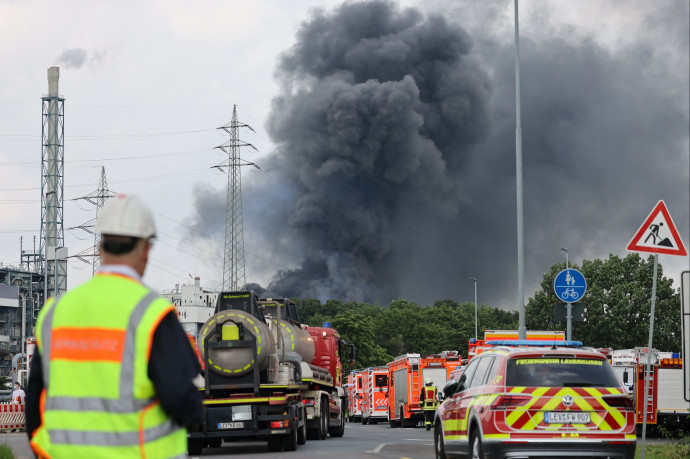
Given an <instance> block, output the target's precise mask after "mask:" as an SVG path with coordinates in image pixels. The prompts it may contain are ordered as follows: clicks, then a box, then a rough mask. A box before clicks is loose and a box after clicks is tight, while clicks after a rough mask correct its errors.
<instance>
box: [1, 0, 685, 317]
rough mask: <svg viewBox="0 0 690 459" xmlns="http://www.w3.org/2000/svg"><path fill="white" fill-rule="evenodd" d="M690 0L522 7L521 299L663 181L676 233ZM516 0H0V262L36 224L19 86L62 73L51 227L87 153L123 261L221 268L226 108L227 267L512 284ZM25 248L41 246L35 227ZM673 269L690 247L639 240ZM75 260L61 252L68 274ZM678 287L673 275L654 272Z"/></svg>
mask: <svg viewBox="0 0 690 459" xmlns="http://www.w3.org/2000/svg"><path fill="white" fill-rule="evenodd" d="M688 16H689V11H688V2H687V1H684V0H657V1H655V2H648V1H644V0H637V1H632V0H630V1H623V0H610V1H606V2H603V1H601V0H571V1H565V0H539V1H534V0H533V1H527V0H523V1H522V2H521V3H520V53H521V61H520V64H521V79H522V83H521V88H522V92H521V103H522V127H523V161H524V166H523V167H524V176H523V177H524V211H525V226H524V228H525V268H526V278H525V283H526V290H525V293H526V297H530V296H532V295H533V293H534V290H535V289H536V288H538V286H539V283H540V282H541V279H542V276H543V273H544V272H546V271H548V270H549V269H550V267H551V266H552V265H553V264H555V263H558V262H561V261H563V258H564V257H563V255H564V253H563V252H562V251H561V250H560V248H561V247H567V248H568V250H569V258H570V261H571V263H576V264H580V263H582V260H583V259H590V260H591V259H594V258H601V259H605V258H608V256H609V254H615V255H619V256H625V255H626V254H627V252H626V250H625V248H626V246H627V244H628V242H629V240H630V238H631V237H632V236H633V235H634V233H635V232H636V230H637V229H638V227H639V226H640V225H641V224H642V222H643V221H644V219H645V217H646V216H647V214H648V213H649V212H650V211H651V209H652V207H653V206H654V205H655V204H656V202H657V201H658V200H660V199H663V200H664V201H665V202H666V204H667V206H668V207H669V211H670V213H671V215H672V216H673V219H674V222H675V224H676V225H677V227H678V229H679V231H680V235H681V237H682V238H683V239H684V242H685V244H686V246H687V245H688V244H689V243H690V237H689V227H690V225H689V218H690V217H689V208H690V203H689V201H690V198H689V195H690V184H689V175H690V165H689V158H690V154H689V140H688V123H689V121H688V120H689V116H688V112H689V110H688V100H689V94H688V87H689V84H690V82H689V78H688V73H689V70H688V55H689V49H688V42H689V32H688ZM513 25H514V16H513V1H512V0H500V1H499V0H482V1H478V0H476V1H470V0H466V1H448V0H446V1H441V0H424V1H419V2H418V1H397V2H395V3H394V4H393V3H385V2H345V3H340V2H335V1H324V0H320V1H319V0H313V1H295V0H293V1H290V2H283V1H265V0H259V1H255V2H244V3H241V2H227V1H211V0H208V1H195V2H188V1H170V0H166V1H147V2H141V1H136V2H135V1H120V2H87V1H61V2H48V1H33V0H28V1H21V2H20V1H5V0H0V62H2V72H0V211H1V215H2V219H0V262H2V263H3V265H13V266H18V265H19V253H20V242H19V239H20V237H23V249H24V250H29V251H30V250H33V238H34V236H35V237H38V235H39V230H40V218H41V208H40V193H41V97H42V96H43V95H44V94H46V93H47V92H48V83H47V77H46V71H47V69H48V67H51V66H59V67H60V94H61V95H63V96H64V97H65V122H64V124H65V138H66V139H65V150H64V151H65V168H64V170H65V182H64V183H65V185H64V229H65V231H64V234H65V243H66V245H67V246H68V247H69V252H70V254H76V253H78V252H81V251H83V250H86V249H88V247H89V246H90V245H91V244H92V242H93V239H92V236H91V235H90V234H88V233H86V232H85V231H83V230H80V229H74V230H70V229H69V228H73V227H77V226H80V225H82V224H84V223H86V222H88V221H89V220H91V219H92V218H93V217H94V215H95V209H94V207H93V206H91V205H89V204H88V203H86V202H85V201H83V200H78V198H80V197H82V196H86V195H88V194H89V193H93V192H95V191H96V189H97V188H98V184H99V178H100V174H101V167H105V171H106V176H107V180H108V186H109V188H110V189H111V190H113V191H115V192H128V193H137V194H140V195H141V196H142V198H143V199H144V200H145V201H146V202H148V203H149V204H150V206H151V207H152V208H153V209H154V211H155V213H156V223H157V226H158V231H159V237H158V239H157V242H156V244H155V246H154V250H153V253H152V260H151V263H150V265H149V268H148V270H147V272H146V275H145V281H146V282H147V283H149V284H150V285H151V286H152V287H154V288H156V289H158V290H169V289H172V288H174V286H175V284H183V283H189V282H191V281H192V280H191V278H193V277H196V276H199V277H200V278H201V283H202V285H203V286H204V287H206V288H219V287H220V285H221V284H222V270H223V238H224V224H225V216H224V210H225V195H226V185H227V178H226V176H225V175H224V174H223V173H221V172H220V171H218V170H217V169H214V168H213V166H215V165H217V164H220V163H222V162H223V159H224V154H223V153H222V152H221V151H220V150H218V149H215V148H214V147H216V146H218V145H221V144H222V143H223V142H225V141H226V140H227V136H225V135H224V134H223V133H222V131H220V130H218V129H217V128H218V127H220V126H223V125H225V124H226V123H228V122H229V121H230V119H231V116H232V109H233V105H235V104H236V105H237V110H238V115H239V119H240V121H241V122H243V123H246V124H249V125H251V127H252V128H253V129H254V131H255V132H252V131H250V130H243V131H242V132H241V138H242V140H243V141H245V142H248V143H251V144H252V145H254V146H255V147H256V148H257V149H258V152H256V151H254V150H251V149H243V153H242V155H243V157H244V158H245V159H247V160H249V161H252V162H256V163H257V164H258V165H259V166H260V167H261V169H262V171H258V170H255V169H253V168H244V169H243V171H242V172H243V178H242V179H243V187H244V230H245V257H246V272H247V281H248V282H253V283H257V284H260V285H261V286H262V287H264V288H268V289H269V291H271V292H272V293H274V294H279V295H287V296H297V295H307V296H315V297H319V298H321V299H327V298H342V299H352V300H356V301H370V302H376V301H379V302H381V303H384V304H387V303H388V302H389V301H390V300H391V299H394V298H406V299H410V300H414V301H418V302H420V303H422V304H431V303H433V301H435V300H438V299H443V298H451V299H454V300H457V301H473V299H474V286H473V283H472V281H470V280H468V278H470V277H477V278H478V294H479V301H480V303H482V302H485V303H487V304H488V305H490V306H499V307H504V308H514V307H515V305H516V299H517V280H516V278H517V261H516V259H517V237H516V229H515V228H516V210H515V207H516V205H515V202H516V196H515V140H514V139H515V137H514V136H515V96H514V94H515V86H514V65H515V62H514V57H513V56H514V49H513V46H514V28H513ZM37 246H38V243H37ZM660 263H661V264H662V266H663V267H664V273H665V275H666V276H668V277H671V278H674V279H678V278H679V277H680V272H681V271H683V270H686V269H688V257H672V256H667V255H662V256H660ZM90 274H91V266H90V265H87V264H85V263H83V262H82V261H79V260H77V259H75V258H72V259H70V262H69V273H68V279H69V285H70V286H74V285H77V284H79V283H81V282H83V281H84V280H86V279H88V277H89V276H90ZM676 286H678V285H677V284H676Z"/></svg>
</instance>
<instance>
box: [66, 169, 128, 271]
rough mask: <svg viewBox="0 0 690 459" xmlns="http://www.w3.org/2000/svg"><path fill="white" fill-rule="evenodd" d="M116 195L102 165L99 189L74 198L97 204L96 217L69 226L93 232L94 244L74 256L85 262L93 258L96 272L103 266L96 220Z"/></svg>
mask: <svg viewBox="0 0 690 459" xmlns="http://www.w3.org/2000/svg"><path fill="white" fill-rule="evenodd" d="M115 195H116V193H115V192H114V191H111V190H109V189H108V180H107V179H106V177H105V167H101V180H100V182H99V184H98V190H96V191H93V192H91V193H89V194H87V195H86V196H82V197H81V198H76V199H74V201H80V200H84V201H87V202H89V203H91V204H93V205H95V206H96V217H94V218H92V219H91V220H89V221H88V222H86V223H83V224H81V225H79V226H75V227H73V228H68V229H77V228H78V229H81V230H84V231H86V232H87V233H90V234H93V246H92V247H89V248H88V249H86V250H82V251H81V252H79V253H78V254H76V255H74V257H75V258H78V259H80V260H81V261H83V262H85V263H89V261H88V260H87V258H92V259H93V261H92V267H93V268H92V269H93V272H94V273H95V272H96V271H97V270H98V268H99V267H100V266H101V258H100V257H99V254H98V246H99V245H100V243H101V235H100V234H98V232H96V231H95V230H93V228H94V226H95V225H96V220H97V219H98V216H99V215H100V214H101V209H103V206H104V205H105V203H106V202H107V201H108V199H110V198H112V197H113V196H115Z"/></svg>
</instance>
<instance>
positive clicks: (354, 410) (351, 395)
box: [347, 369, 364, 422]
mask: <svg viewBox="0 0 690 459" xmlns="http://www.w3.org/2000/svg"><path fill="white" fill-rule="evenodd" d="M362 371H364V370H362V369H359V370H352V372H350V374H349V375H348V376H347V384H348V387H347V401H348V418H347V420H348V421H350V422H359V421H361V420H362Z"/></svg>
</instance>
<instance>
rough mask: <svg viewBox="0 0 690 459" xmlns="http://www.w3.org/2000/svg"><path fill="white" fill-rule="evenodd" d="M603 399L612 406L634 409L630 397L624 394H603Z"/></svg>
mask: <svg viewBox="0 0 690 459" xmlns="http://www.w3.org/2000/svg"><path fill="white" fill-rule="evenodd" d="M604 401H605V402H606V404H607V405H608V406H610V407H613V408H623V409H625V410H630V411H632V410H633V409H634V408H633V401H632V398H630V397H627V396H625V395H605V396H604Z"/></svg>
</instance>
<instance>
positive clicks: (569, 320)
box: [561, 247, 573, 341]
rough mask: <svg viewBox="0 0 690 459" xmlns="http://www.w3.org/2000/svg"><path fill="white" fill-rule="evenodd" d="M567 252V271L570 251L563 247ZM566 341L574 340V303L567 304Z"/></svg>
mask: <svg viewBox="0 0 690 459" xmlns="http://www.w3.org/2000/svg"><path fill="white" fill-rule="evenodd" d="M561 250H562V251H564V252H565V269H568V249H566V248H565V247H561ZM565 311H566V313H565V339H567V340H568V341H570V340H572V339H573V303H571V302H567V303H566V304H565Z"/></svg>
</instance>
